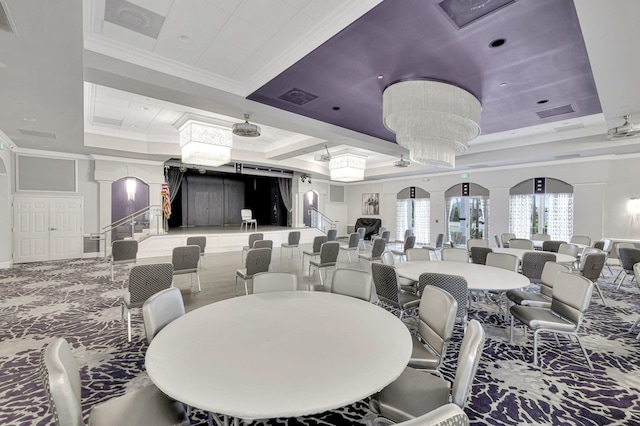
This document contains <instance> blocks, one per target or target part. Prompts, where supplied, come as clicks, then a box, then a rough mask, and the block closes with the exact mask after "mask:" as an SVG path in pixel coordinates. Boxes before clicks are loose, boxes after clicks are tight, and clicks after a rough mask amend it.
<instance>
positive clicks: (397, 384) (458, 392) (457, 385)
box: [370, 320, 485, 424]
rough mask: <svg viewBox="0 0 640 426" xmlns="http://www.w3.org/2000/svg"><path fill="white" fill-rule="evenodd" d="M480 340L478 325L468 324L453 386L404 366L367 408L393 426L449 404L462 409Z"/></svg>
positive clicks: (477, 356) (474, 323)
mask: <svg viewBox="0 0 640 426" xmlns="http://www.w3.org/2000/svg"><path fill="white" fill-rule="evenodd" d="M484 340H485V333H484V330H483V329H482V326H481V325H480V323H479V322H478V321H476V320H471V321H469V324H468V325H467V329H466V331H465V333H464V337H463V338H462V343H461V345H460V353H459V355H458V366H457V368H456V374H455V377H454V379H453V384H451V383H449V381H447V380H445V379H442V378H440V377H437V376H434V375H433V374H429V373H425V372H424V371H420V370H416V369H414V368H411V367H407V368H406V369H405V370H404V371H403V372H402V374H401V375H400V377H398V378H397V379H396V380H395V381H394V382H392V383H391V384H390V385H388V386H387V387H385V388H384V389H382V391H380V392H379V393H378V394H376V395H374V396H373V397H372V399H371V402H370V408H371V409H372V411H373V412H375V413H378V414H379V415H380V416H382V417H384V418H387V419H390V420H391V421H393V422H397V423H399V422H404V421H407V420H411V419H414V418H416V417H419V416H422V415H423V414H426V413H429V412H432V411H434V410H436V409H438V408H440V407H442V406H446V405H447V404H449V403H454V404H455V405H456V406H458V407H459V408H463V407H464V404H465V403H466V401H467V397H468V395H469V393H470V391H471V386H472V385H473V381H474V379H475V376H476V372H477V371H478V364H479V363H480V358H481V356H482V350H483V347H484ZM423 424H428V423H423Z"/></svg>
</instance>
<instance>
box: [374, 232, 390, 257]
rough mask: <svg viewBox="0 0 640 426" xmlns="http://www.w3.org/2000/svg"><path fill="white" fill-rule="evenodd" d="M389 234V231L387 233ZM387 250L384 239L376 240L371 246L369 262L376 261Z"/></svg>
mask: <svg viewBox="0 0 640 426" xmlns="http://www.w3.org/2000/svg"><path fill="white" fill-rule="evenodd" d="M387 232H389V231H387ZM386 248H387V241H386V240H385V239H384V238H377V239H375V240H374V241H373V246H372V247H371V259H370V260H378V259H380V258H381V256H382V253H384V250H385V249H386Z"/></svg>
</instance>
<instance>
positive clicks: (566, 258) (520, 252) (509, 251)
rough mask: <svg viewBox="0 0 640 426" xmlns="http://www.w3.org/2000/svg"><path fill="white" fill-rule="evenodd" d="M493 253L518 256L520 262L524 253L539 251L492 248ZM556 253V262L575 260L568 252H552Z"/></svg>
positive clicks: (571, 261)
mask: <svg viewBox="0 0 640 426" xmlns="http://www.w3.org/2000/svg"><path fill="white" fill-rule="evenodd" d="M493 252H494V253H507V254H513V255H515V256H517V257H518V259H519V260H520V262H522V256H523V255H524V254H525V253H526V252H534V253H540V251H535V250H526V249H515V248H494V249H493ZM553 254H555V255H556V262H557V263H573V262H575V261H576V258H575V257H573V256H569V255H568V254H560V253H553Z"/></svg>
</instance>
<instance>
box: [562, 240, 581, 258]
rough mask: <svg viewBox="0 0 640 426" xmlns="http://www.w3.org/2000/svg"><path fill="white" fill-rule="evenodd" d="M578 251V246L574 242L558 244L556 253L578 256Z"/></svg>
mask: <svg viewBox="0 0 640 426" xmlns="http://www.w3.org/2000/svg"><path fill="white" fill-rule="evenodd" d="M578 252H580V248H579V247H578V246H577V245H575V244H567V243H564V244H560V247H558V254H567V255H569V256H573V257H578Z"/></svg>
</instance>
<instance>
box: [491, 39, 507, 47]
mask: <svg viewBox="0 0 640 426" xmlns="http://www.w3.org/2000/svg"><path fill="white" fill-rule="evenodd" d="M506 42H507V39H506V38H497V39H495V40H493V41H492V42H491V43H489V47H491V48H494V47H500V46H502V45H503V44H505V43H506Z"/></svg>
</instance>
